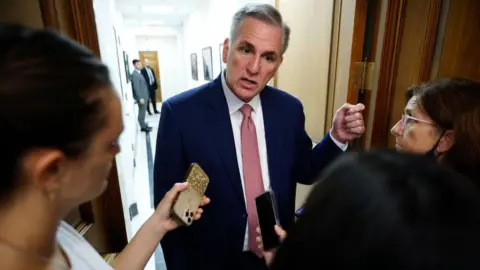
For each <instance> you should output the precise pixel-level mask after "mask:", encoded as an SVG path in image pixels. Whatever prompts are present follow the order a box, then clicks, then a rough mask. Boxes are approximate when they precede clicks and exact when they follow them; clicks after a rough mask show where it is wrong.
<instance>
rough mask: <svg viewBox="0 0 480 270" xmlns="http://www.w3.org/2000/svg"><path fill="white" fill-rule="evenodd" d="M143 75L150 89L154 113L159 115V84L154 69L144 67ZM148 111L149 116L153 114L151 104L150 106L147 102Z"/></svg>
mask: <svg viewBox="0 0 480 270" xmlns="http://www.w3.org/2000/svg"><path fill="white" fill-rule="evenodd" d="M149 71H150V72H151V74H149ZM142 75H143V77H144V78H145V81H146V82H147V84H148V87H149V95H150V102H152V106H153V112H154V113H158V110H157V95H156V94H157V93H156V92H157V88H158V84H157V79H156V76H155V71H153V69H152V68H151V67H144V68H143V69H142ZM147 111H148V113H149V114H152V113H151V111H150V104H149V102H148V101H147Z"/></svg>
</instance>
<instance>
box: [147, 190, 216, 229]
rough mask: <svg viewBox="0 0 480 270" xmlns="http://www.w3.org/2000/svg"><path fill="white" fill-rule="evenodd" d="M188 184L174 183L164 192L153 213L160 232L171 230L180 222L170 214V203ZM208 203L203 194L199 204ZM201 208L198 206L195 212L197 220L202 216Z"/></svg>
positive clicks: (208, 200) (171, 203)
mask: <svg viewBox="0 0 480 270" xmlns="http://www.w3.org/2000/svg"><path fill="white" fill-rule="evenodd" d="M187 187H188V184H187V183H186V182H184V183H176V184H175V185H174V186H173V187H172V189H170V191H168V192H167V194H165V197H163V199H162V200H161V201H160V203H159V204H158V206H157V208H156V209H155V213H154V214H153V215H154V216H156V220H157V222H156V224H158V226H159V227H158V228H159V230H160V232H161V233H162V234H165V233H167V232H169V231H171V230H174V229H176V228H178V227H179V226H180V225H181V224H179V223H178V222H176V221H175V220H174V219H173V218H172V216H171V209H172V205H173V203H174V202H175V200H176V199H177V197H178V194H179V193H180V192H182V191H184V190H185V189H187ZM208 203H210V199H209V198H207V197H205V196H203V200H202V202H201V203H200V206H204V205H206V204H208ZM202 213H203V209H202V208H198V210H197V213H196V214H195V219H194V220H198V219H200V218H201V217H202Z"/></svg>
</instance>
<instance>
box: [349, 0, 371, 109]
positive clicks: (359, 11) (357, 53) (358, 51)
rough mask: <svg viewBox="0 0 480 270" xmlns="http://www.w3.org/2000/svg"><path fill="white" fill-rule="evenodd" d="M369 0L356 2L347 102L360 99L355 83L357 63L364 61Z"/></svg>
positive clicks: (354, 102) (352, 102)
mask: <svg viewBox="0 0 480 270" xmlns="http://www.w3.org/2000/svg"><path fill="white" fill-rule="evenodd" d="M367 6H368V0H357V1H356V4H355V18H354V21H353V36H352V53H351V55H350V73H349V74H350V75H349V79H348V93H347V103H350V104H356V103H357V101H358V88H359V86H358V85H355V84H354V82H355V76H353V75H354V74H355V63H356V62H361V61H363V44H364V41H365V27H366V23H367Z"/></svg>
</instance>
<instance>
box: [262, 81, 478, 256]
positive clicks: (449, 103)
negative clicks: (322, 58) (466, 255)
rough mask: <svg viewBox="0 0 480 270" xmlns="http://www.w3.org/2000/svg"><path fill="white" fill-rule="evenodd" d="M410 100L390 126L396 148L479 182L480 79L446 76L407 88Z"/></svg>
mask: <svg viewBox="0 0 480 270" xmlns="http://www.w3.org/2000/svg"><path fill="white" fill-rule="evenodd" d="M407 100H408V102H407V105H406V106H405V112H404V114H403V115H402V117H401V119H400V120H399V121H398V122H397V123H396V124H395V126H393V128H392V129H391V133H392V134H393V135H394V136H395V137H396V149H397V151H399V152H408V153H415V154H422V155H423V154H425V155H426V156H428V157H431V158H434V159H435V160H437V161H438V162H439V163H440V164H441V165H442V166H446V167H448V168H450V169H452V170H454V171H457V172H459V173H461V174H463V175H465V176H467V177H468V178H470V179H471V180H473V181H474V182H476V183H479V184H480V182H479V181H480V83H477V82H474V81H471V80H467V79H458V78H445V79H441V80H438V81H434V82H430V83H425V84H421V85H418V86H414V87H411V88H409V89H407ZM302 213H303V212H302ZM277 230H278V232H279V235H284V234H285V232H284V231H282V230H281V229H279V228H277ZM259 243H261V241H259ZM267 254H268V253H267ZM270 255H271V254H268V255H267V256H270Z"/></svg>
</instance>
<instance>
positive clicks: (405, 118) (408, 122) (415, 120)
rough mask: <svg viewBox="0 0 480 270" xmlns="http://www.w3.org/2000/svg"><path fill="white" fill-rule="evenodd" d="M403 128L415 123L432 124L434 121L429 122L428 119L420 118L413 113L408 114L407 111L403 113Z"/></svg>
mask: <svg viewBox="0 0 480 270" xmlns="http://www.w3.org/2000/svg"><path fill="white" fill-rule="evenodd" d="M401 121H402V129H405V128H410V127H411V126H412V125H413V124H415V123H424V124H427V125H431V124H432V122H429V121H427V120H422V119H418V118H415V117H413V116H411V115H408V114H406V113H404V114H403V115H402V119H401Z"/></svg>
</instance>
